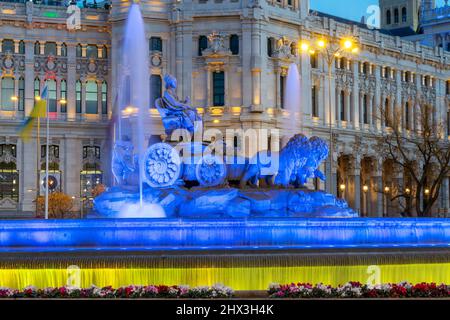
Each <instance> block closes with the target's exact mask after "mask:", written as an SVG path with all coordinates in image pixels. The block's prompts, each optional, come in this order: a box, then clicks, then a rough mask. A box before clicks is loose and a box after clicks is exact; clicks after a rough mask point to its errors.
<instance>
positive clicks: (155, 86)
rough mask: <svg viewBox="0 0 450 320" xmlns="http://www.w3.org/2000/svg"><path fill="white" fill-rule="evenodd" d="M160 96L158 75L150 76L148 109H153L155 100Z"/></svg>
mask: <svg viewBox="0 0 450 320" xmlns="http://www.w3.org/2000/svg"><path fill="white" fill-rule="evenodd" d="M161 95H162V81H161V76H160V75H159V74H152V75H151V77H150V97H151V99H150V107H151V108H154V107H155V101H156V99H158V98H160V97H161Z"/></svg>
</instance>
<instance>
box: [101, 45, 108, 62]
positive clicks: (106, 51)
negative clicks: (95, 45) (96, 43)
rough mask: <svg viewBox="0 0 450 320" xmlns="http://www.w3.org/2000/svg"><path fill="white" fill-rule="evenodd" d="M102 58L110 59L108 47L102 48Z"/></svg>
mask: <svg viewBox="0 0 450 320" xmlns="http://www.w3.org/2000/svg"><path fill="white" fill-rule="evenodd" d="M102 58H103V59H107V58H108V48H107V47H106V46H103V48H102Z"/></svg>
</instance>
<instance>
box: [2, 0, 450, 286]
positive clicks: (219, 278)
mask: <svg viewBox="0 0 450 320" xmlns="http://www.w3.org/2000/svg"><path fill="white" fill-rule="evenodd" d="M123 49H124V50H123V61H122V66H121V69H120V70H121V72H120V73H121V78H120V80H119V86H120V90H119V92H120V96H119V99H118V100H119V105H120V108H119V109H120V110H119V112H118V120H119V121H118V122H117V124H118V126H117V128H116V136H115V145H114V152H113V156H112V168H113V169H112V170H113V174H114V177H115V179H116V182H117V186H115V187H111V188H109V190H108V191H107V192H105V193H103V194H102V195H100V196H99V197H97V198H96V201H95V205H96V208H97V210H98V211H99V212H100V214H101V216H100V218H97V219H83V220H50V221H44V220H40V221H5V220H3V221H0V287H1V286H10V287H15V288H23V287H24V286H26V285H30V284H33V285H37V286H40V287H45V286H50V285H52V286H54V285H64V284H65V281H67V270H66V268H67V266H70V265H81V270H80V272H81V274H82V283H83V284H84V285H90V284H93V283H94V284H96V285H114V286H119V285H130V284H154V283H156V284H167V285H173V284H188V285H211V284H213V283H215V282H221V283H224V284H226V285H231V286H232V287H233V288H235V289H242V290H251V289H258V290H263V289H265V288H267V285H268V284H269V283H271V282H292V281H299V282H313V283H314V282H325V283H327V284H328V283H329V284H338V283H344V282H346V281H365V279H367V268H366V266H367V265H380V268H381V269H382V274H383V276H384V277H385V278H384V279H386V280H388V281H390V282H395V281H401V280H409V281H417V282H420V281H430V280H432V281H436V282H438V281H443V282H445V281H447V282H450V274H449V273H448V270H449V267H450V255H449V254H448V248H449V247H450V222H449V220H446V219H404V218H402V219H380V218H358V217H357V213H356V212H354V211H353V210H352V209H351V208H349V207H348V205H347V203H346V202H345V201H344V200H342V199H337V198H336V197H335V196H333V195H331V194H327V193H325V192H323V191H313V190H308V189H307V188H306V187H305V184H306V182H307V181H308V180H310V179H312V178H321V179H322V180H324V179H325V177H324V175H323V174H322V173H321V172H320V171H319V170H318V167H319V166H320V164H321V162H323V161H324V159H326V158H327V155H328V147H327V145H326V143H325V141H324V140H323V139H320V138H318V137H311V138H307V137H305V136H304V135H301V134H295V135H294V133H296V132H297V128H298V126H299V124H300V110H301V109H300V107H301V106H300V81H299V73H298V69H297V66H295V65H292V66H291V67H290V68H289V72H288V79H287V83H286V98H285V104H286V105H285V107H286V111H287V112H288V113H289V114H290V115H291V117H289V118H290V120H289V124H288V129H289V130H288V131H290V132H289V133H290V136H291V138H290V139H289V141H288V143H287V144H286V145H285V147H284V148H283V149H282V150H281V151H280V153H279V160H280V161H279V162H280V163H279V168H278V171H277V173H276V174H275V175H274V176H270V175H267V174H266V176H265V175H264V173H263V170H262V169H263V167H264V164H262V163H260V162H256V163H249V162H248V159H247V162H246V163H245V164H243V165H236V164H228V163H223V162H221V161H219V160H221V159H218V158H217V155H214V156H211V155H209V156H208V157H204V156H202V154H201V153H200V154H195V155H194V156H195V158H198V159H200V161H197V162H194V163H185V162H184V160H183V159H181V158H180V156H179V154H178V153H177V152H175V151H174V150H175V148H174V146H173V144H171V143H172V142H171V141H162V142H159V143H156V144H151V145H150V146H147V143H146V141H145V139H144V136H145V133H146V132H147V133H148V132H151V130H150V129H151V128H149V127H147V126H145V122H144V119H145V118H146V117H148V106H149V85H148V81H149V74H148V70H149V69H148V50H147V40H146V37H145V32H144V24H143V21H142V16H141V13H140V10H139V6H138V5H137V4H134V5H132V6H131V9H130V13H129V17H128V22H127V27H126V31H125V40H124V48H123ZM186 76H189V75H186ZM164 82H165V84H166V91H165V93H164V95H163V97H162V99H159V100H158V101H157V103H156V105H157V107H158V110H159V112H160V114H161V117H162V122H163V125H164V128H165V130H166V133H167V134H168V135H170V133H171V132H172V131H173V130H174V129H177V128H180V127H181V128H184V129H186V130H187V131H189V133H194V132H195V131H196V130H198V128H199V127H202V126H201V125H200V126H199V125H198V124H199V123H200V124H201V122H200V121H199V120H201V119H200V118H199V116H198V114H197V113H196V110H195V108H192V107H191V106H189V100H188V99H186V100H185V101H180V100H179V99H178V98H177V97H176V93H175V91H176V87H177V83H176V79H175V78H173V77H171V76H166V77H165V81H164ZM123 114H125V116H122V115H123ZM185 143H187V144H188V145H191V146H195V147H197V146H198V147H199V148H198V149H200V151H201V150H203V149H202V148H204V145H203V143H202V142H195V143H193V142H190V141H186V142H185ZM193 149H196V148H193ZM135 150H137V152H135ZM259 178H266V180H271V181H272V182H273V183H274V184H275V185H273V186H270V187H266V188H263V187H260V186H259V185H258V179H259ZM268 178H273V179H268ZM236 179H237V180H240V186H239V187H237V186H236V185H232V184H231V182H232V181H233V180H236ZM192 182H195V183H196V184H197V186H196V187H193V188H187V185H189V184H191V185H192ZM229 182H230V184H228V183H229ZM183 184H186V185H185V186H183ZM249 185H252V187H253V188H249ZM148 217H153V218H154V219H130V218H148ZM163 217H164V218H163ZM397 247H400V248H401V250H400V251H396V252H394V254H393V258H390V259H391V260H389V261H387V259H386V252H388V251H389V250H394V249H395V248H397ZM355 248H356V249H358V250H359V251H357V250H354V249H355ZM305 249H307V251H305ZM361 249H363V250H361ZM431 249H433V250H434V249H436V250H447V251H446V253H445V254H442V253H441V251H439V252H438V253H435V252H431V251H430V253H429V252H428V251H427V250H431ZM205 250H206V251H207V252H208V254H207V255H205ZM309 250H313V252H312V253H311V251H309ZM324 250H332V253H330V252H326V251H324ZM370 250H373V252H369V253H368V254H367V255H366V256H364V257H363V258H362V255H364V254H365V253H364V252H366V251H370ZM407 250H419V251H420V250H421V252H423V254H422V253H421V252H418V251H414V252H413V253H412V254H410V255H408V256H407ZM167 251H170V252H171V254H170V255H167V256H165V258H164V259H161V254H162V255H164V254H165V253H166V252H167ZM240 251H241V252H240ZM59 252H64V254H57V253H59ZM153 252H156V253H155V254H153ZM186 252H189V253H186ZM214 252H216V253H214ZM217 252H219V253H217ZM286 252H288V254H286ZM389 252H390V251H389ZM55 253H56V254H55ZM335 254H343V255H345V259H344V260H345V261H343V260H342V259H341V260H339V261H340V262H336V265H330V261H331V260H330V259H331V258H330V255H335ZM130 255H132V257H133V259H130ZM308 255H309V256H308ZM406 256H407V259H406V258H405V257H406ZM424 256H425V258H426V259H428V260H424V259H425V258H423V257H424ZM305 257H306V258H305ZM333 259H334V258H333ZM219 260H220V263H218V261H219ZM333 261H337V260H333ZM398 261H401V263H398ZM405 261H407V262H405ZM424 261H425V262H424ZM433 261H434V262H436V263H434V264H433V263H432V262H433ZM340 263H341V264H340ZM384 266H386V268H385V269H383V268H384ZM424 270H426V271H424ZM445 272H447V273H445ZM408 277H409V278H408ZM430 277H431V278H430ZM118 279H119V280H118Z"/></svg>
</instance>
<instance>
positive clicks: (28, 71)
mask: <svg viewBox="0 0 450 320" xmlns="http://www.w3.org/2000/svg"><path fill="white" fill-rule="evenodd" d="M33 106H34V44H33V42H31V41H25V115H27V116H28V115H29V114H30V112H31V110H33Z"/></svg>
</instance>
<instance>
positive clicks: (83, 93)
mask: <svg viewBox="0 0 450 320" xmlns="http://www.w3.org/2000/svg"><path fill="white" fill-rule="evenodd" d="M85 114H86V81H85V80H84V79H83V80H81V117H84V115H85Z"/></svg>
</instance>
